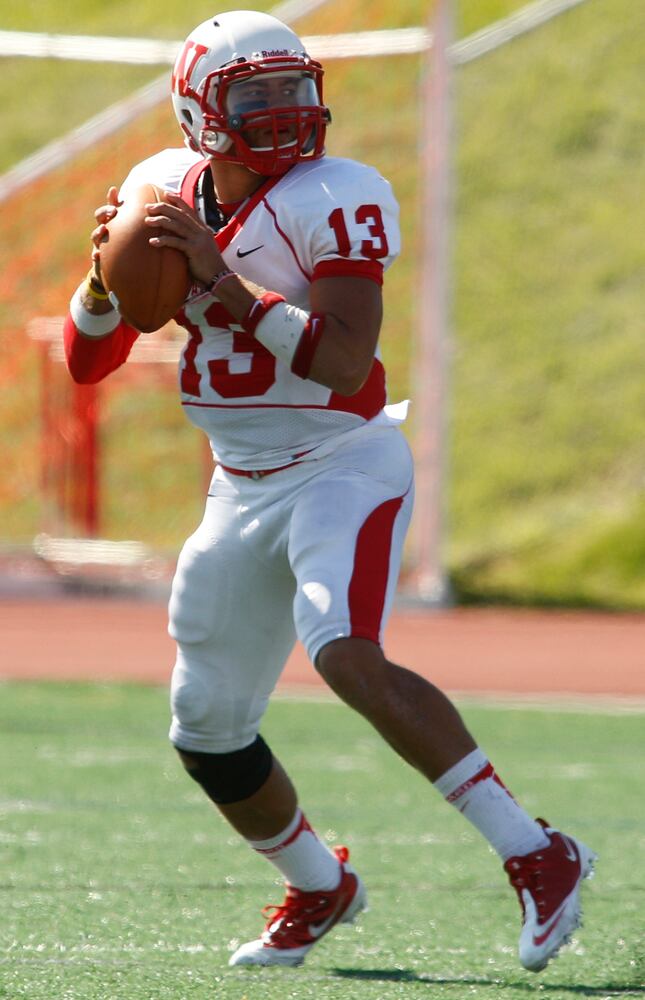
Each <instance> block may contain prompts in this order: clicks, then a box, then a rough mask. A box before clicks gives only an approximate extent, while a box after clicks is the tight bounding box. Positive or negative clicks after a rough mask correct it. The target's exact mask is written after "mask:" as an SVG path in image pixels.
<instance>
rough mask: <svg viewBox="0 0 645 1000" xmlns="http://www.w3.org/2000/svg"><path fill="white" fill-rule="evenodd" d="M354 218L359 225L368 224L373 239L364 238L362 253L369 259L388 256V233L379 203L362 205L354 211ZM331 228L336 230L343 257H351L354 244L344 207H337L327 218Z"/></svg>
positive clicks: (339, 248)
mask: <svg viewBox="0 0 645 1000" xmlns="http://www.w3.org/2000/svg"><path fill="white" fill-rule="evenodd" d="M354 219H355V221H356V222H357V223H358V225H359V226H360V225H365V226H367V231H368V233H369V234H370V236H371V237H373V238H372V239H371V240H363V242H362V243H361V255H362V256H363V257H367V259H368V260H379V259H380V258H381V257H387V255H388V253H389V252H390V248H389V246H388V242H387V234H386V232H385V227H384V225H383V216H382V214H381V209H380V207H379V206H378V205H360V207H359V208H357V209H356V211H355V213H354ZM327 221H328V222H329V225H330V227H331V229H333V230H334V235H335V236H336V242H337V243H338V253H339V254H340V255H341V257H349V255H350V253H351V249H352V244H351V242H350V239H349V233H348V232H347V223H346V222H345V213H344V211H343V209H342V208H335V209H334V211H333V212H332V213H331V215H330V216H329V219H328V220H327Z"/></svg>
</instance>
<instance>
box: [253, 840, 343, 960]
mask: <svg viewBox="0 0 645 1000" xmlns="http://www.w3.org/2000/svg"><path fill="white" fill-rule="evenodd" d="M334 854H335V855H336V857H337V858H338V861H339V862H340V864H344V863H345V862H346V861H347V859H348V857H349V851H348V849H347V848H346V847H344V846H340V845H339V846H338V847H334ZM341 881H342V880H341ZM337 891H338V890H337V889H318V890H314V891H313V892H305V891H304V890H303V889H297V888H296V887H295V886H293V885H289V883H287V892H286V896H285V899H284V902H283V903H281V904H279V905H277V904H274V903H270V904H269V905H268V906H264V907H263V908H262V916H263V917H265V918H266V920H267V924H266V927H265V934H267V935H269V936H270V937H271V939H272V940H273V941H276V940H281V939H284V938H288V939H289V943H290V946H291V947H295V946H296V939H298V938H300V937H302V943H303V944H306V943H309V941H310V937H309V931H308V925H309V924H310V923H320V922H321V921H323V920H324V919H325V918H326V917H328V916H329V915H330V913H331V912H332V911H333V907H334V905H335V899H334V897H335V895H336V892H337Z"/></svg>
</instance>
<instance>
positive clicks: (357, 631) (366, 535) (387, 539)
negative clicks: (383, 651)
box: [347, 497, 403, 642]
mask: <svg viewBox="0 0 645 1000" xmlns="http://www.w3.org/2000/svg"><path fill="white" fill-rule="evenodd" d="M402 503H403V497H394V499H392V500H386V501H385V503H382V504H381V505H380V507H376V508H375V510H373V511H372V513H371V514H370V515H369V517H368V518H367V519H366V521H365V522H364V524H363V527H362V528H361V530H360V531H359V533H358V537H357V539H356V551H355V553H354V572H353V573H352V578H351V580H350V582H349V590H348V593H347V598H348V604H349V620H350V624H351V635H353V636H359V637H360V638H363V639H372V640H373V641H374V642H378V641H379V638H380V632H381V619H382V617H383V607H384V605H385V592H386V590H387V579H388V574H389V569H390V550H391V547H392V531H393V529H394V520H395V518H396V515H397V514H398V512H399V510H400V509H401V504H402Z"/></svg>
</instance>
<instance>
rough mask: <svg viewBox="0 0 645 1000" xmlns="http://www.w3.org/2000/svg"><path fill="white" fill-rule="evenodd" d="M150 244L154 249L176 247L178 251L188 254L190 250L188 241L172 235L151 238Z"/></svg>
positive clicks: (165, 234)
mask: <svg viewBox="0 0 645 1000" xmlns="http://www.w3.org/2000/svg"><path fill="white" fill-rule="evenodd" d="M148 243H150V245H151V246H153V247H175V249H176V250H181V251H182V252H183V253H186V251H187V249H188V248H187V246H186V240H184V239H182V238H181V237H180V236H171V235H170V233H164V234H163V235H161V236H151V237H150V239H149V240H148Z"/></svg>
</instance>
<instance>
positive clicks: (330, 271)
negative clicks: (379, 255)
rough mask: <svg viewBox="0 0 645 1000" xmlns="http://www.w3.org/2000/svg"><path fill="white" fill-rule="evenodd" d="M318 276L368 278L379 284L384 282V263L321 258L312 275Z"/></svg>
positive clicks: (313, 276)
mask: <svg viewBox="0 0 645 1000" xmlns="http://www.w3.org/2000/svg"><path fill="white" fill-rule="evenodd" d="M318 278H368V279H369V280H370V281H375V282H376V284H377V285H382V284H383V265H382V264H381V263H379V261H377V260H340V259H338V258H337V259H334V260H321V261H319V262H318V263H317V264H316V266H315V268H314V273H313V274H312V276H311V280H312V281H316V280H317V279H318Z"/></svg>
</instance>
